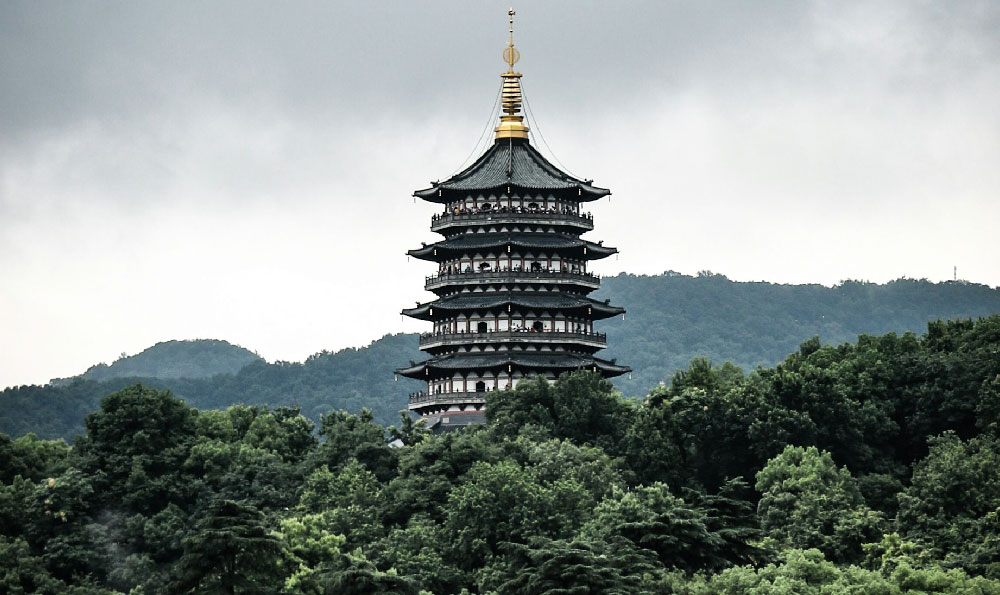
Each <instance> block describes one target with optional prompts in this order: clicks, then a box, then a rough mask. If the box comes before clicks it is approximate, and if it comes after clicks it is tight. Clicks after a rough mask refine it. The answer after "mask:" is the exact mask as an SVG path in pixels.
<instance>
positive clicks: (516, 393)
mask: <svg viewBox="0 0 1000 595" xmlns="http://www.w3.org/2000/svg"><path fill="white" fill-rule="evenodd" d="M628 409H629V406H628V405H627V404H626V403H625V402H624V401H623V399H622V398H621V396H620V395H619V394H618V393H617V392H616V391H615V390H614V386H612V384H611V383H610V382H608V381H607V380H605V379H604V378H602V377H601V375H600V374H598V373H596V372H585V371H581V372H573V373H570V374H564V375H562V376H560V377H559V379H558V380H557V381H556V382H555V383H554V384H550V383H549V382H548V381H546V380H545V379H544V378H540V377H539V378H536V379H533V380H526V381H523V382H520V383H518V385H517V388H516V389H515V390H513V391H496V392H492V393H489V395H488V396H487V402H486V419H487V421H488V422H489V423H490V425H491V426H492V429H493V431H494V432H496V433H497V434H499V435H502V436H511V437H513V436H516V435H517V434H518V433H519V432H520V431H521V429H522V428H525V427H528V426H537V427H541V428H544V429H546V430H547V431H549V432H550V433H551V434H552V436H553V437H554V438H563V439H567V440H572V441H573V442H576V443H577V444H594V445H598V446H601V447H604V448H605V450H610V451H612V452H614V451H615V450H616V448H617V443H618V441H619V440H620V439H621V436H622V434H623V432H624V429H623V423H622V422H623V419H624V418H625V416H626V412H627V411H628Z"/></svg>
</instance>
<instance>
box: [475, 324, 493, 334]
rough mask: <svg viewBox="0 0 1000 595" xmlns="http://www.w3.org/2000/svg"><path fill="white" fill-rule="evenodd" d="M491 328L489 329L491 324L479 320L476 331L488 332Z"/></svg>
mask: <svg viewBox="0 0 1000 595" xmlns="http://www.w3.org/2000/svg"><path fill="white" fill-rule="evenodd" d="M489 330H490V329H489V325H488V324H486V323H485V322H478V323H476V332H477V333H486V332H489Z"/></svg>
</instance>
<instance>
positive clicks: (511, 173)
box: [413, 138, 611, 202]
mask: <svg viewBox="0 0 1000 595" xmlns="http://www.w3.org/2000/svg"><path fill="white" fill-rule="evenodd" d="M508 187H509V188H511V190H512V189H513V188H517V189H518V190H522V191H525V190H526V191H552V192H555V191H559V192H563V191H572V194H574V195H575V196H576V200H579V201H581V202H587V201H592V200H597V199H599V198H601V197H603V196H607V195H609V194H611V191H610V190H608V189H607V188H600V187H598V186H594V185H593V184H592V181H591V180H579V179H577V178H574V177H573V176H571V175H569V174H567V173H566V172H564V171H562V170H560V169H559V168H557V167H556V166H554V165H552V164H551V163H549V161H548V160H547V159H545V157H542V155H541V153H539V152H538V151H537V150H535V148H534V147H532V146H531V144H530V143H529V142H528V141H527V139H514V138H499V139H497V140H496V142H494V143H493V146H492V147H490V148H489V149H487V151H486V152H485V153H483V154H482V155H481V156H480V157H479V159H477V160H476V161H475V163H473V164H472V165H470V166H469V167H468V168H466V169H464V170H462V171H461V172H459V173H457V174H455V175H454V176H452V177H450V178H448V179H447V180H445V181H443V182H433V183H432V185H431V187H430V188H425V189H423V190H417V191H416V192H414V193H413V195H414V196H416V197H418V198H422V199H424V200H428V201H431V202H448V201H449V200H453V199H455V198H456V195H459V197H464V196H468V195H470V194H479V193H482V192H488V191H496V190H497V189H500V191H499V192H497V194H506V193H508Z"/></svg>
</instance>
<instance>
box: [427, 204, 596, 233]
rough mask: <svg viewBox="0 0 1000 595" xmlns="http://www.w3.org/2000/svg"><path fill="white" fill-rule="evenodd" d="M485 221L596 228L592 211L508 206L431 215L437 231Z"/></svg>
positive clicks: (432, 227)
mask: <svg viewBox="0 0 1000 595" xmlns="http://www.w3.org/2000/svg"><path fill="white" fill-rule="evenodd" d="M483 221H490V222H497V223H504V222H525V221H537V222H539V223H553V222H556V223H560V222H561V223H568V224H571V225H575V226H577V227H583V228H585V229H588V230H589V229H594V216H593V215H591V214H590V213H573V212H570V211H554V210H547V211H546V210H544V209H518V210H510V209H508V208H506V207H503V208H500V209H489V210H479V211H464V212H460V213H457V214H456V213H440V214H435V215H433V216H432V217H431V231H437V230H439V229H443V228H445V227H448V226H449V225H452V224H455V223H479V222H483Z"/></svg>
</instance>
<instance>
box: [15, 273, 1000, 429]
mask: <svg viewBox="0 0 1000 595" xmlns="http://www.w3.org/2000/svg"><path fill="white" fill-rule="evenodd" d="M594 295H595V297H598V298H601V299H603V298H612V299H613V301H615V302H616V303H621V304H623V305H624V306H625V307H626V308H627V310H628V315H627V316H626V319H625V320H622V319H621V318H616V319H612V320H608V321H603V322H601V323H599V325H600V330H601V331H603V332H606V333H607V334H608V345H609V349H608V350H606V351H605V352H603V353H602V356H603V357H607V358H608V359H610V358H616V359H617V361H619V362H621V363H624V364H626V365H630V366H631V367H632V368H633V374H631V375H630V376H631V377H629V376H625V377H620V378H616V379H614V384H615V386H616V388H618V390H620V391H621V392H623V393H624V394H625V395H626V396H631V397H642V396H645V395H646V394H647V393H648V392H649V391H650V390H651V389H653V388H654V387H655V386H657V385H658V383H659V382H660V381H661V380H667V379H669V378H670V376H671V375H672V374H673V373H674V371H676V370H679V369H685V368H687V366H688V363H689V362H690V361H691V360H692V359H693V358H696V357H705V358H708V359H710V360H712V361H715V362H717V363H722V362H724V361H730V362H733V363H734V364H736V365H738V366H740V367H741V368H743V369H744V370H747V371H750V370H753V369H755V368H757V367H758V366H769V365H774V364H776V363H777V362H779V361H781V360H782V359H783V358H784V357H785V356H787V355H788V354H789V353H792V352H794V351H796V350H797V349H798V347H799V345H801V344H802V343H803V342H805V341H807V340H809V339H810V338H811V337H814V336H818V337H819V339H820V341H821V342H822V343H825V344H841V343H845V342H852V341H855V340H856V339H857V337H858V336H859V335H863V334H869V335H871V334H884V333H889V332H897V333H905V332H915V333H923V332H925V331H926V329H927V323H928V322H930V321H933V320H937V319H955V318H978V317H982V316H988V315H990V314H995V313H1000V289H995V288H990V287H988V286H984V285H979V284H972V283H962V282H954V281H949V282H942V283H931V282H929V281H926V280H914V279H898V280H896V281H892V282H889V283H886V284H875V283H867V282H863V281H845V282H842V283H841V284H839V285H837V286H834V287H825V286H822V285H787V284H786V285H782V284H773V283H767V282H738V281H731V280H729V279H728V278H726V277H725V276H723V275H718V274H714V273H710V272H707V271H706V272H703V273H700V274H699V275H697V276H689V275H681V274H677V273H673V272H670V271H668V272H666V273H664V274H662V275H651V276H649V275H631V274H626V273H622V274H619V275H616V276H613V277H606V278H604V279H603V280H602V288H601V289H600V290H599V291H598V292H597V293H595V294H594ZM206 341H208V342H217V343H219V344H225V345H228V346H229V347H230V348H232V349H236V350H243V351H244V352H246V353H250V354H251V355H252V358H248V363H247V364H246V365H244V366H242V367H241V368H239V370H237V371H235V372H227V373H221V374H214V375H211V376H205V377H200V378H199V377H174V378H163V377H149V376H142V375H128V376H107V375H106V376H103V377H100V378H95V377H94V372H92V370H94V369H95V367H92V368H91V369H90V370H88V372H85V373H84V374H82V375H80V377H74V378H71V379H62V380H60V381H58V382H56V383H50V384H48V385H43V386H38V385H31V386H22V387H11V388H8V389H6V390H3V391H0V433H7V434H10V435H20V434H24V433H27V432H35V433H36V434H38V435H39V436H40V437H43V438H55V437H64V438H70V437H71V436H73V435H74V433H76V432H79V431H80V430H81V429H82V422H83V417H84V416H85V415H86V413H87V412H89V411H92V410H94V409H96V408H97V407H98V404H99V403H100V399H101V398H102V397H103V396H104V395H106V394H109V393H111V392H114V391H116V390H119V389H121V388H122V387H124V386H126V385H128V384H132V383H135V382H142V383H143V384H146V385H149V386H152V387H155V388H161V389H170V390H172V391H173V392H174V393H175V394H177V395H178V396H180V397H182V398H184V399H185V400H186V401H187V402H188V403H189V404H190V405H192V406H194V407H198V408H201V409H212V408H225V407H227V406H229V405H231V404H234V403H245V404H266V405H270V406H277V405H289V406H297V407H299V408H300V409H301V410H302V412H303V413H304V414H305V415H306V416H308V417H310V418H312V419H314V420H318V419H319V418H320V416H321V415H322V414H324V413H327V412H329V411H331V410H335V409H345V410H347V411H350V412H357V411H359V410H360V409H361V408H362V407H367V408H369V409H371V410H372V411H373V414H374V416H375V419H376V420H377V421H378V422H379V423H381V424H383V425H388V424H391V423H394V422H395V421H397V419H398V413H399V411H400V410H404V409H405V408H406V403H407V394H408V393H410V392H414V391H417V390H419V389H420V384H419V383H418V382H414V381H408V380H401V381H400V382H398V383H397V382H394V379H393V374H392V370H393V369H395V368H397V367H398V366H400V365H402V364H404V363H405V362H407V361H409V360H419V359H421V358H422V357H423V354H422V353H420V352H419V351H418V350H417V336H416V334H412V333H411V334H402V333H399V334H390V335H385V336H383V337H382V338H380V339H376V340H373V341H372V342H371V343H369V344H368V345H367V346H364V347H358V348H355V347H349V348H345V349H341V350H338V351H336V352H328V351H322V352H319V353H316V354H314V355H312V356H310V357H308V358H307V359H306V360H304V361H303V362H274V363H268V362H266V361H264V360H263V359H262V358H260V357H259V356H256V355H255V354H252V352H249V351H248V350H245V349H244V348H242V347H238V346H233V345H231V344H229V343H227V342H225V341H218V340H206ZM166 343H171V342H166ZM173 343H175V344H176V345H175V347H185V346H190V345H186V344H185V342H173ZM194 343H196V342H194ZM158 345H160V344H158ZM154 347H155V346H154ZM201 347H203V346H201ZM150 349H152V348H150ZM148 351H150V350H149V349H147V350H144V351H143V352H142V353H146V352H148ZM154 353H156V352H155V351H154ZM132 357H137V356H132ZM126 359H128V358H126ZM119 361H121V360H119ZM174 363H175V364H176V363H177V362H176V361H175V362H174ZM116 364H117V362H116ZM99 370H101V373H102V374H110V373H112V371H125V372H128V371H129V368H126V367H123V366H119V367H118V368H115V364H112V365H111V366H107V367H105V368H99ZM88 374H90V376H89V377H88V376H87V375H88Z"/></svg>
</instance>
